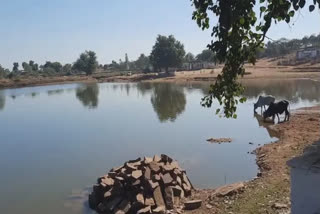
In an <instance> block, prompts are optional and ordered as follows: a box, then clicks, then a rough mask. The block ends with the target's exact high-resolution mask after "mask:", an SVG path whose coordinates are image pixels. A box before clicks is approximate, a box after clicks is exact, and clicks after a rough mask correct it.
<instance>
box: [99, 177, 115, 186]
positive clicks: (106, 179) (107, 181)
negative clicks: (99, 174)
mask: <svg viewBox="0 0 320 214" xmlns="http://www.w3.org/2000/svg"><path fill="white" fill-rule="evenodd" d="M101 183H103V184H105V185H107V186H112V185H113V184H114V180H113V179H112V178H109V177H104V178H102V179H101Z"/></svg>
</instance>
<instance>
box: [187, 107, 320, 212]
mask: <svg viewBox="0 0 320 214" xmlns="http://www.w3.org/2000/svg"><path fill="white" fill-rule="evenodd" d="M319 122H320V106H315V107H310V108H302V109H298V110H296V111H295V112H294V113H293V115H292V117H291V120H290V121H289V122H286V123H281V124H278V125H273V126H272V129H274V130H275V131H276V132H277V133H278V135H279V140H278V141H276V142H274V143H270V144H266V145H264V146H262V147H259V148H258V149H256V150H255V153H256V155H257V164H258V166H259V168H260V173H259V177H258V178H255V179H253V180H251V181H248V182H246V183H245V188H244V189H242V190H241V191H238V193H237V194H231V195H230V196H225V197H220V198H219V197H216V196H215V197H212V194H213V193H214V190H197V191H196V193H195V194H194V195H195V197H198V198H199V197H200V198H201V199H202V200H203V201H205V203H203V206H202V207H201V210H196V211H194V212H187V213H197V214H202V213H228V214H229V213H233V214H256V213H290V171H289V168H288V166H287V164H286V162H287V161H288V160H290V159H291V158H293V157H295V156H298V155H300V154H302V152H303V149H304V148H305V147H306V146H308V145H310V144H312V143H314V142H315V141H317V140H319V138H320V132H319V130H320V125H319Z"/></svg>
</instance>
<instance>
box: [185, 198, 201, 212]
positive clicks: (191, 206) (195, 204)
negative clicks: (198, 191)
mask: <svg viewBox="0 0 320 214" xmlns="http://www.w3.org/2000/svg"><path fill="white" fill-rule="evenodd" d="M201 204H202V200H193V201H187V202H185V203H184V208H185V209H186V210H195V209H198V208H199V207H201Z"/></svg>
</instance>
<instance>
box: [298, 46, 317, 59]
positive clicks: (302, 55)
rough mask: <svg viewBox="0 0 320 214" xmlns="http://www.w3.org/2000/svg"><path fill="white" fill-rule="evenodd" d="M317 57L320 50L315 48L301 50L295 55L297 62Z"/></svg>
mask: <svg viewBox="0 0 320 214" xmlns="http://www.w3.org/2000/svg"><path fill="white" fill-rule="evenodd" d="M317 57H320V49H317V48H316V47H313V46H309V47H306V48H301V49H300V50H298V51H297V53H296V59H297V60H304V59H315V58H317Z"/></svg>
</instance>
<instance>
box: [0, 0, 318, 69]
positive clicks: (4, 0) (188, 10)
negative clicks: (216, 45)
mask: <svg viewBox="0 0 320 214" xmlns="http://www.w3.org/2000/svg"><path fill="white" fill-rule="evenodd" d="M192 11H193V8H192V6H191V2H190V1H189V0H160V1H159V0H51V1H49V0H47V1H45V0H0V26H1V28H0V50H1V51H0V64H1V65H3V66H4V67H7V68H10V69H11V68H12V63H13V62H19V63H21V62H22V61H29V60H30V59H31V60H34V61H35V62H37V63H39V64H42V63H44V62H45V61H49V60H50V61H60V62H62V63H72V62H74V61H75V60H76V58H77V57H78V56H79V54H80V53H81V52H83V51H84V50H93V51H95V52H96V53H97V55H98V60H99V62H100V63H101V64H105V63H110V62H111V60H116V61H118V60H119V59H120V58H122V59H124V56H125V53H128V56H129V59H130V60H135V59H136V58H137V57H138V56H139V54H141V53H145V54H146V55H148V54H149V53H150V51H151V48H152V46H153V44H154V42H155V38H156V36H157V35H158V34H162V35H169V34H173V35H174V36H175V37H176V39H178V40H180V41H181V42H182V43H183V44H184V45H185V49H186V51H187V52H192V53H194V54H197V53H199V52H200V51H201V50H203V49H204V48H205V47H206V45H207V44H208V43H209V42H210V39H211V38H210V31H209V30H207V31H201V30H200V29H199V28H198V26H197V25H196V23H195V22H194V21H192V20H191V15H192ZM295 20H296V22H295V24H294V25H293V26H289V25H287V24H285V23H283V24H281V25H277V26H276V27H274V28H272V30H270V32H269V33H268V36H269V37H271V38H272V39H279V38H281V37H286V38H302V37H303V36H305V35H311V34H318V33H319V32H320V13H319V10H315V11H314V12H313V13H311V14H310V13H309V12H308V10H307V8H306V9H304V10H303V11H301V14H300V15H299V16H297V17H295Z"/></svg>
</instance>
